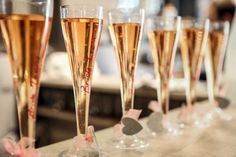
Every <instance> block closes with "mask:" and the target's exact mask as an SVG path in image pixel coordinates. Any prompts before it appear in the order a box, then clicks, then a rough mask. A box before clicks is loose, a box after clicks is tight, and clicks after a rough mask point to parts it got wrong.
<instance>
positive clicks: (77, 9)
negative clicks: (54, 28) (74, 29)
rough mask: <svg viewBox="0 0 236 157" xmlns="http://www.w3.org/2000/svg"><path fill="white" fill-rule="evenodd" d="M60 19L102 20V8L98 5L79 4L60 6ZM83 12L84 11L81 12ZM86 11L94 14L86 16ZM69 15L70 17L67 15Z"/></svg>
mask: <svg viewBox="0 0 236 157" xmlns="http://www.w3.org/2000/svg"><path fill="white" fill-rule="evenodd" d="M60 10H61V11H60V12H61V18H62V19H64V18H97V19H103V6H98V5H86V4H83V5H80V4H73V5H72V4H70V5H61V6H60ZM82 10H84V11H82ZM86 11H92V12H94V13H95V14H92V15H91V14H88V15H86ZM67 14H71V15H69V16H68V15H67Z"/></svg>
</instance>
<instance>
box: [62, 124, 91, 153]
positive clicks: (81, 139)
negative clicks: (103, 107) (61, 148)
mask: <svg viewBox="0 0 236 157" xmlns="http://www.w3.org/2000/svg"><path fill="white" fill-rule="evenodd" d="M94 138H95V136H94V127H93V126H89V127H88V133H87V134H85V135H78V136H76V137H74V143H73V146H72V147H71V148H70V149H69V151H68V152H67V153H66V154H67V156H73V155H75V154H76V152H77V150H80V149H85V148H86V147H88V146H89V145H91V144H93V143H94ZM95 142H96V141H95Z"/></svg>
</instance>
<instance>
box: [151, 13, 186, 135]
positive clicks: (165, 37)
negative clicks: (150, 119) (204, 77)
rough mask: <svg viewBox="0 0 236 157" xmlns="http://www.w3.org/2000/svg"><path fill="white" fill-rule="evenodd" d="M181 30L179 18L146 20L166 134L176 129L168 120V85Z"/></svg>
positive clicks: (156, 17)
mask: <svg viewBox="0 0 236 157" xmlns="http://www.w3.org/2000/svg"><path fill="white" fill-rule="evenodd" d="M180 29H181V18H180V17H158V16H153V17H150V18H149V19H148V37H149V41H150V45H151V50H152V56H153V61H154V70H155V75H156V80H157V93H158V102H159V104H160V105H161V109H162V110H161V111H162V114H163V127H164V128H165V129H166V130H167V132H170V133H173V134H176V133H177V132H178V128H176V127H175V125H174V124H171V122H170V121H169V119H168V112H169V93H170V90H169V83H170V79H171V77H172V74H173V72H172V71H173V65H174V58H175V54H176V49H177V46H178V42H179V34H180Z"/></svg>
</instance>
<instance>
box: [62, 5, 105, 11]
mask: <svg viewBox="0 0 236 157" xmlns="http://www.w3.org/2000/svg"><path fill="white" fill-rule="evenodd" d="M60 8H61V9H72V10H79V9H91V10H92V9H98V10H103V6H101V5H86V4H83V5H81V4H66V5H61V6H60Z"/></svg>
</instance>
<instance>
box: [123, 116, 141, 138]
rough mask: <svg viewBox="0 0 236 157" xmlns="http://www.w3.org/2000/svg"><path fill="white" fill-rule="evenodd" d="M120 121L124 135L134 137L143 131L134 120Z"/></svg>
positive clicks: (126, 118) (125, 118)
mask: <svg viewBox="0 0 236 157" xmlns="http://www.w3.org/2000/svg"><path fill="white" fill-rule="evenodd" d="M121 121H122V123H123V125H124V127H123V129H122V132H123V134H125V135H128V136H131V135H135V134H137V133H139V132H140V131H141V130H142V129H143V127H142V125H141V124H140V123H139V122H138V121H137V120H135V119H132V118H129V117H124V118H122V120H121Z"/></svg>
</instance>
